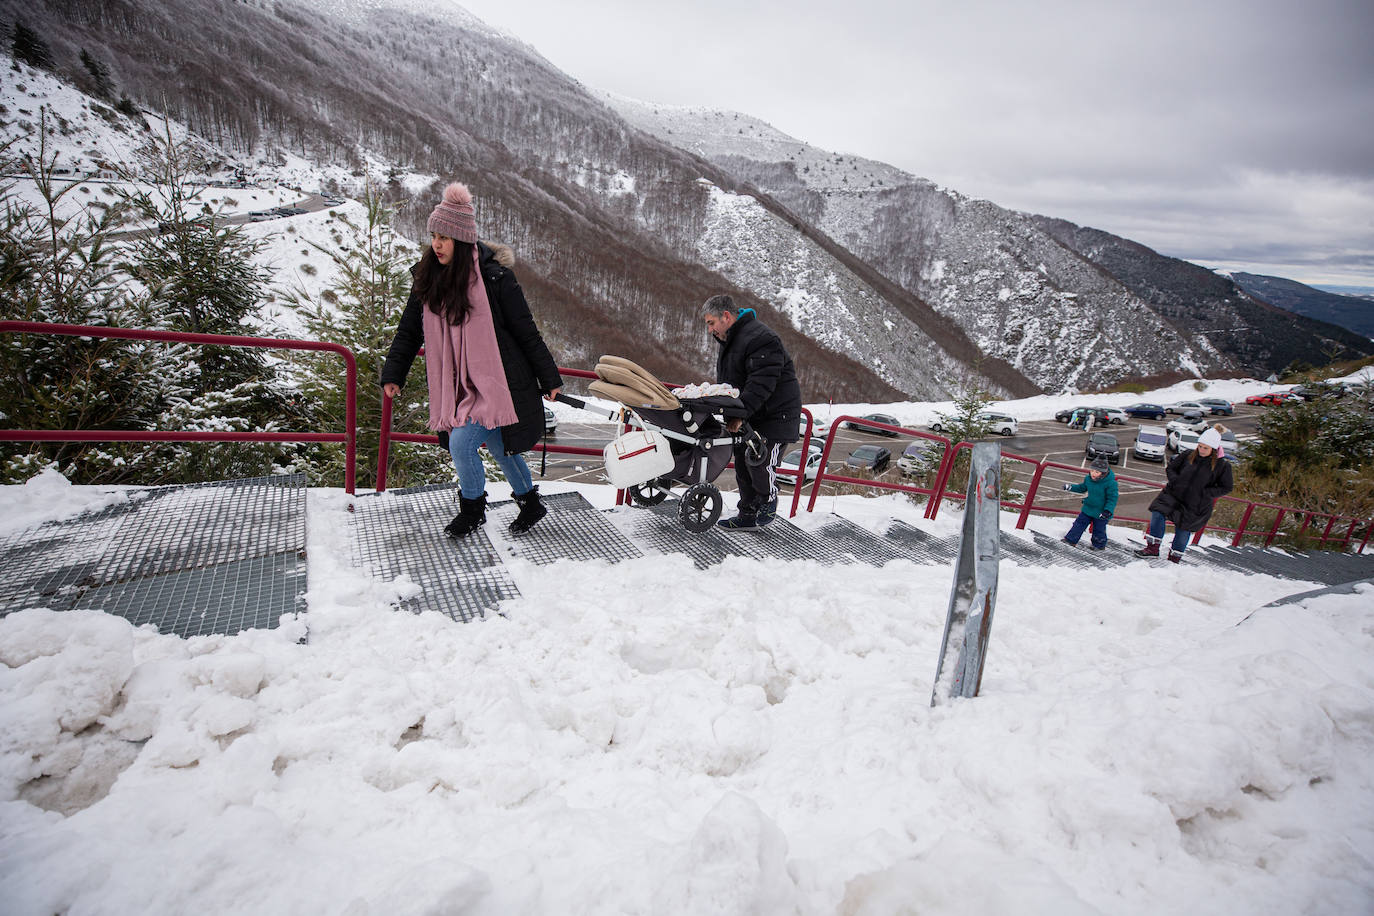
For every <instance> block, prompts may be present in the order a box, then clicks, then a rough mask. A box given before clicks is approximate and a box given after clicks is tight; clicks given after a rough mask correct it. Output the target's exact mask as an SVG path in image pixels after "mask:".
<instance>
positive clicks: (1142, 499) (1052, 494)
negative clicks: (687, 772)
mask: <svg viewBox="0 0 1374 916" xmlns="http://www.w3.org/2000/svg"><path fill="white" fill-rule="evenodd" d="M1264 410H1265V408H1263V407H1247V406H1244V405H1241V404H1237V405H1236V413H1235V415H1234V416H1231V417H1223V416H1215V417H1210V418H1209V420H1211V421H1213V422H1219V423H1222V424H1223V425H1225V426H1226V427H1228V428H1229V429H1230V430H1232V431H1233V432H1234V433H1235V434H1236V436H1237V438H1238V439H1239V440H1240V442H1241V443H1242V445H1244V443H1245V442H1246V441H1247V440H1249V439H1251V438H1253V436H1254V434H1255V432H1256V430H1257V429H1258V425H1259V418H1260V416H1261V415H1262V413H1263V411H1264ZM1170 419H1174V418H1173V417H1170ZM1166 422H1167V421H1158V422H1156V421H1153V420H1142V421H1130V422H1127V423H1124V424H1121V425H1111V426H1108V427H1105V428H1103V427H1098V428H1096V429H1095V430H1094V432H1108V433H1111V434H1112V435H1114V436H1115V437H1116V438H1117V441H1118V443H1119V444H1120V446H1121V458H1120V463H1119V464H1114V465H1112V469H1113V470H1114V471H1115V472H1116V474H1117V476H1118V477H1121V476H1127V477H1133V478H1137V479H1140V480H1145V481H1148V483H1145V484H1140V483H1132V482H1129V481H1124V480H1123V481H1121V482H1120V489H1121V497H1120V502H1119V504H1118V506H1117V514H1118V515H1123V516H1133V517H1142V516H1145V515H1147V514H1148V513H1147V510H1146V507H1147V506H1148V505H1149V503H1150V500H1152V499H1153V498H1154V496H1155V494H1156V493H1157V492H1158V491H1159V488H1160V487H1162V486H1163V485H1164V466H1165V462H1160V461H1144V460H1141V459H1138V458H1136V457H1135V456H1133V455H1132V454H1131V452H1130V450H1131V444H1132V443H1133V442H1134V441H1135V434H1136V430H1137V429H1138V428H1139V427H1140V426H1141V425H1145V426H1164V425H1165V423H1166ZM917 429H919V431H920V432H930V430H928V429H925V428H920V427H918V428H917ZM613 434H614V433H613V430H612V428H611V426H610V425H609V424H606V423H598V422H588V423H583V422H578V421H576V420H573V421H569V420H566V419H565V420H563V421H561V422H560V423H559V426H558V430H557V433H556V435H555V436H554V437H553V438H552V439H551V442H553V443H556V444H558V445H570V446H581V447H583V448H595V449H600V448H602V447H604V446H605V444H606V443H607V442H608V441H610V439H611V437H612V436H613ZM1088 435H1089V434H1088V433H1087V432H1085V431H1084V430H1081V429H1072V430H1071V429H1067V428H1066V426H1065V424H1063V423H1060V422H1058V421H1056V420H1053V419H1043V420H1022V421H1021V422H1020V424H1019V430H1018V432H1017V434H1016V435H1014V436H1009V437H1005V436H991V437H989V441H994V442H997V443H998V444H1000V445H1001V446H1002V451H1003V452H1004V453H1005V452H1010V453H1013V454H1016V455H1020V456H1022V457H1024V458H1029V459H1031V460H1033V461H1037V462H1038V461H1042V460H1048V461H1053V462H1057V463H1060V464H1067V465H1073V466H1075V467H1077V468H1081V469H1082V470H1074V471H1070V470H1067V469H1064V468H1055V467H1051V468H1047V469H1046V471H1045V474H1044V476H1043V477H1042V478H1041V484H1040V491H1039V492H1038V493H1037V494H1036V500H1035V502H1036V505H1037V506H1041V507H1050V508H1061V509H1067V510H1075V509H1077V508H1078V504H1079V501H1080V500H1081V499H1082V497H1081V496H1080V495H1078V494H1075V493H1066V492H1064V491H1063V490H1062V486H1063V485H1064V484H1066V483H1078V482H1079V481H1080V480H1082V479H1083V474H1084V473H1086V467H1087V461H1086V460H1085V457H1084V447H1085V445H1086V443H1087V440H1088ZM912 438H913V437H911V436H907V435H901V436H896V437H890V436H884V435H879V434H876V433H872V432H866V431H860V430H852V429H840V430H837V431H836V433H835V444H834V446H833V448H832V449H831V452H830V459H829V461H828V462H827V464H826V469H827V471H828V472H829V473H832V474H848V475H850V476H862V475H856V474H854V472H852V471H848V470H847V469H846V468H845V467H844V462H845V458H847V457H848V456H849V453H850V452H852V451H853V450H854V449H856V448H858V447H859V446H860V445H865V444H875V445H880V446H882V447H884V448H887V449H888V450H890V451H891V453H892V459H891V463H890V464H889V466H888V468H887V470H886V471H884V472H883V473H882V474H880V475H878V477H877V479H879V480H886V481H891V482H899V481H901V480H903V478H902V477H901V475H900V473H899V472H898V470H897V459H898V458H899V457H901V454H902V450H903V449H905V448H906V446H907V443H909V442H910V441H911V440H912ZM813 441H815V442H817V443H818V444H819V443H822V442H823V441H824V437H823V436H817V438H815V439H814V440H813ZM793 447H794V448H795V446H793ZM789 451H790V449H789ZM1169 457H1171V458H1172V457H1173V453H1172V452H1170V453H1169ZM538 462H539V458H538V456H536V457H535V458H534V462H533V464H532V466H533V467H535V469H536V473H537V469H538ZM1003 468H1004V474H1005V475H1006V476H1007V477H1008V479H1009V480H1010V483H1011V485H1012V486H1013V487H1014V488H1015V489H1018V490H1021V491H1025V489H1026V488H1027V487H1028V486H1029V484H1030V479H1031V475H1032V474H1033V473H1034V468H1033V467H1031V466H1030V465H1021V464H1020V463H1019V462H1012V461H1008V462H1004V463H1003ZM546 476H547V477H548V478H549V479H553V480H570V481H574V482H580V483H600V482H604V471H603V470H602V467H601V461H600V459H599V458H595V457H585V456H571V455H555V454H550V455H549V456H548V459H547V471H546ZM716 484H717V486H719V487H720V488H721V489H722V490H733V489H734V488H735V477H734V472H733V471H726V472H725V473H723V474H721V475H720V477H719V479H717V480H716ZM959 489H962V482H960V483H959ZM783 490H784V494H785V496H786V495H790V492H791V487H790V486H787V485H784V487H783ZM834 491H835V486H834V485H833V484H829V483H826V484H823V485H822V487H821V492H822V494H826V493H833V492H834Z"/></svg>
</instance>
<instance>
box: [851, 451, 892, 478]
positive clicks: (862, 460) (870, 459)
mask: <svg viewBox="0 0 1374 916" xmlns="http://www.w3.org/2000/svg"><path fill="white" fill-rule="evenodd" d="M891 462H892V453H891V452H889V451H888V450H887V449H885V448H883V447H882V446H881V445H861V446H859V447H858V448H856V449H854V451H852V452H850V453H849V457H848V458H846V459H845V460H844V464H845V467H848V468H853V469H854V470H856V471H872V472H873V473H874V474H881V473H882V472H883V471H886V470H887V466H888V464H890V463H891Z"/></svg>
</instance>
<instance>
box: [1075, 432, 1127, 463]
mask: <svg viewBox="0 0 1374 916" xmlns="http://www.w3.org/2000/svg"><path fill="white" fill-rule="evenodd" d="M1083 451H1084V453H1085V454H1086V455H1087V456H1088V460H1089V461H1091V460H1092V459H1094V458H1097V457H1099V456H1101V457H1103V458H1106V459H1107V460H1108V461H1110V462H1111V463H1112V464H1118V463H1119V462H1120V461H1121V443H1119V442H1117V441H1116V436H1113V435H1112V434H1111V433H1093V434H1092V435H1091V436H1089V437H1088V444H1087V445H1086V446H1085V447H1084V449H1083Z"/></svg>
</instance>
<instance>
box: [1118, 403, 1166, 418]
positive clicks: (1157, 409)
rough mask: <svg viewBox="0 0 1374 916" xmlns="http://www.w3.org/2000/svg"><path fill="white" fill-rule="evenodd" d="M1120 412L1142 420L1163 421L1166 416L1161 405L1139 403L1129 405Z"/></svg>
mask: <svg viewBox="0 0 1374 916" xmlns="http://www.w3.org/2000/svg"><path fill="white" fill-rule="evenodd" d="M1121 410H1122V412H1123V413H1125V414H1126V416H1128V417H1136V418H1138V419H1142V420H1163V419H1164V418H1165V416H1167V415H1168V412H1167V411H1166V410H1165V409H1164V405H1163V404H1146V403H1144V402H1141V403H1139V404H1130V405H1128V406H1126V407H1123V408H1121Z"/></svg>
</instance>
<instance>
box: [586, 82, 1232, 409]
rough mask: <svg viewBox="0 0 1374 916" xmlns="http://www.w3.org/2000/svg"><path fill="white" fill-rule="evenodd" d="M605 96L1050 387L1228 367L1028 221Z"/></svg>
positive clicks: (772, 136)
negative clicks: (775, 202) (777, 203)
mask: <svg viewBox="0 0 1374 916" xmlns="http://www.w3.org/2000/svg"><path fill="white" fill-rule="evenodd" d="M604 98H605V99H606V101H607V103H608V104H610V105H613V106H614V107H615V108H616V110H617V111H619V112H621V114H622V116H624V117H625V118H626V120H628V121H630V122H631V123H633V124H635V125H636V126H638V127H640V128H641V129H643V130H648V131H650V132H652V133H654V134H655V135H657V136H659V137H660V138H662V139H664V140H665V141H667V142H672V143H677V144H679V145H680V146H682V147H683V148H685V149H690V150H692V151H693V152H696V153H698V154H699V155H703V156H706V157H707V158H709V159H711V160H712V161H713V162H715V163H716V164H718V165H720V166H721V167H722V168H725V169H726V170H728V171H730V172H731V173H732V174H736V175H738V176H740V177H741V178H742V179H744V180H746V181H749V182H751V183H753V184H756V185H757V186H758V187H760V188H761V189H763V190H765V191H767V192H768V193H769V194H770V195H773V196H776V197H777V198H778V199H780V200H782V201H783V202H784V203H785V204H786V205H787V206H789V207H790V208H792V209H794V210H796V211H797V212H798V213H800V214H802V215H804V216H805V217H806V218H808V219H810V220H812V221H813V222H814V223H815V224H816V225H817V226H819V227H820V228H821V229H822V230H823V231H824V232H826V233H827V234H828V235H830V236H831V237H832V238H834V239H835V240H836V241H838V242H839V243H840V244H842V245H844V246H846V247H847V248H849V249H850V250H852V251H854V252H855V253H856V254H858V255H859V256H860V257H862V258H864V259H865V260H867V261H868V262H870V263H872V264H874V265H875V266H876V267H878V269H879V270H881V271H883V272H884V273H885V274H887V275H888V276H889V277H891V278H892V279H893V280H895V281H896V282H898V283H899V284H901V285H902V286H903V287H905V288H906V289H908V290H910V291H912V292H913V293H916V294H917V295H919V296H921V297H922V298H923V299H924V300H925V301H927V302H929V303H930V304H931V305H933V306H934V307H935V308H936V309H938V310H939V311H940V312H941V313H943V314H945V315H948V316H949V317H951V318H953V319H954V320H955V321H956V322H957V323H958V324H959V326H960V327H962V328H963V329H964V330H965V331H966V332H967V333H968V334H969V336H970V337H971V338H972V339H973V340H974V342H975V343H976V344H977V345H978V346H979V348H980V349H982V350H983V351H984V352H986V353H988V354H990V355H993V356H998V357H1001V358H1003V359H1005V360H1007V361H1008V362H1009V363H1011V364H1012V365H1013V366H1015V367H1016V368H1017V369H1019V370H1021V371H1022V372H1024V373H1025V374H1026V375H1028V376H1029V377H1030V378H1031V379H1032V380H1033V381H1034V382H1036V383H1037V384H1039V385H1041V386H1043V387H1045V388H1047V389H1050V390H1059V389H1062V388H1069V387H1082V388H1091V387H1098V386H1102V385H1105V384H1109V383H1111V382H1114V381H1118V380H1120V379H1122V378H1125V377H1129V376H1133V375H1156V374H1159V375H1163V374H1170V373H1184V374H1194V373H1196V372H1198V371H1205V370H1206V369H1209V368H1213V367H1215V366H1219V365H1225V364H1226V363H1225V360H1224V359H1221V358H1220V357H1219V356H1218V354H1216V353H1215V352H1214V351H1212V350H1211V349H1210V348H1208V347H1207V346H1206V345H1205V344H1201V345H1200V342H1197V341H1191V340H1189V339H1187V338H1186V337H1185V336H1184V335H1182V334H1180V333H1179V332H1178V331H1177V329H1175V328H1174V327H1173V326H1171V325H1170V324H1169V323H1168V322H1167V321H1165V320H1163V319H1162V318H1160V317H1159V316H1158V315H1157V314H1155V313H1154V312H1153V311H1151V310H1150V308H1149V307H1148V306H1147V305H1146V304H1145V303H1143V302H1142V301H1141V300H1140V299H1139V298H1138V297H1136V296H1135V295H1133V294H1132V293H1131V292H1130V291H1129V290H1127V289H1126V288H1124V287H1123V286H1122V285H1121V284H1120V283H1118V282H1117V281H1115V280H1114V279H1113V278H1112V277H1110V276H1108V275H1106V274H1105V273H1104V272H1102V271H1100V270H1097V269H1095V268H1094V267H1093V266H1092V265H1091V264H1088V263H1085V261H1084V259H1083V258H1082V257H1080V256H1078V255H1077V254H1075V253H1074V252H1072V251H1069V250H1068V249H1066V248H1065V247H1064V246H1063V245H1060V244H1059V243H1058V242H1056V241H1055V240H1054V239H1053V238H1050V237H1049V236H1047V235H1046V234H1045V233H1043V232H1041V231H1040V230H1039V229H1038V228H1037V227H1036V226H1035V224H1034V223H1033V222H1031V221H1030V220H1029V219H1028V218H1027V217H1025V216H1024V215H1022V214H1018V213H1014V212H1012V211H1008V210H1005V209H1002V208H1000V207H997V206H996V205H994V204H992V203H990V202H988V201H981V200H971V199H968V198H966V197H964V196H963V195H960V194H958V193H956V192H952V191H948V190H945V189H942V188H939V187H937V186H936V185H934V184H933V183H931V182H929V181H925V180H923V179H920V178H917V177H915V176H913V175H909V174H907V173H905V172H903V171H901V170H900V169H896V168H894V167H892V166H889V165H885V164H883V163H878V162H873V161H871V160H866V159H863V158H861V157H855V156H845V155H842V154H836V153H828V152H825V151H822V150H818V149H816V148H814V147H811V146H809V145H807V144H805V143H803V142H801V141H798V140H796V139H795V138H792V137H789V136H787V135H785V134H783V133H781V132H779V131H777V130H775V129H774V128H772V127H770V126H769V125H767V124H765V123H763V122H761V121H758V120H757V119H754V118H749V117H747V116H744V115H740V114H737V113H735V112H720V111H711V110H707V109H699V108H695V109H694V108H677V107H670V106H656V105H652V104H648V103H644V102H638V101H635V100H632V99H626V98H624V97H620V96H613V95H606V96H604Z"/></svg>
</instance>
